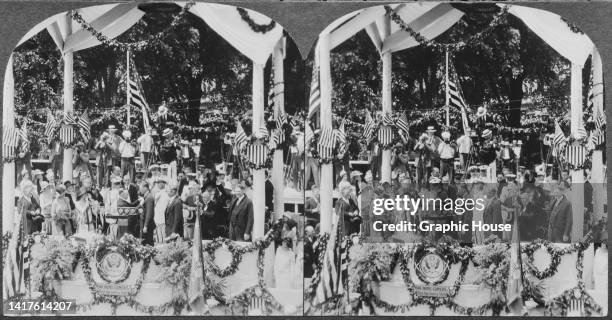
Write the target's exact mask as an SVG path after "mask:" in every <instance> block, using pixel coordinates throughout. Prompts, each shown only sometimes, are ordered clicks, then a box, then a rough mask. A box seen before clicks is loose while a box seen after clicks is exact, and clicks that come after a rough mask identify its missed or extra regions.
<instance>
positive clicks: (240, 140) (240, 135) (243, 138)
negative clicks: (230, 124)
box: [234, 122, 249, 151]
mask: <svg viewBox="0 0 612 320" xmlns="http://www.w3.org/2000/svg"><path fill="white" fill-rule="evenodd" d="M248 139H249V138H248V137H247V135H246V133H245V132H244V129H242V125H241V124H240V122H237V124H236V137H234V150H236V151H240V150H242V147H244V145H245V144H246V143H247V140H248Z"/></svg>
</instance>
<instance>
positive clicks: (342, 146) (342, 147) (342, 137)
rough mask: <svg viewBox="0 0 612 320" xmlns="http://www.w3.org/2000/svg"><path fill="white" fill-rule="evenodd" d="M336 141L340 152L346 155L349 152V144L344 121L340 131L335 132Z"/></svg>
mask: <svg viewBox="0 0 612 320" xmlns="http://www.w3.org/2000/svg"><path fill="white" fill-rule="evenodd" d="M334 139H335V140H336V142H337V143H338V152H339V153H345V152H346V150H347V143H346V132H345V130H344V121H342V124H341V125H340V128H339V129H337V130H334Z"/></svg>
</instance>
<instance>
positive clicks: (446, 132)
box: [442, 131, 451, 139]
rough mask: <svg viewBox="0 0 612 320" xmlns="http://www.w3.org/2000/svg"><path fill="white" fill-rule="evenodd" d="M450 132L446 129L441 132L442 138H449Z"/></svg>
mask: <svg viewBox="0 0 612 320" xmlns="http://www.w3.org/2000/svg"><path fill="white" fill-rule="evenodd" d="M450 137H451V134H450V132H448V131H444V132H442V139H450Z"/></svg>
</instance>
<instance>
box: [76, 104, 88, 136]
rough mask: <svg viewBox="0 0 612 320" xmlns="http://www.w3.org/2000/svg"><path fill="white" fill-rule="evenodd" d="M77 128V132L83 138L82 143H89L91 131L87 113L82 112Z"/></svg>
mask: <svg viewBox="0 0 612 320" xmlns="http://www.w3.org/2000/svg"><path fill="white" fill-rule="evenodd" d="M77 127H78V128H79V132H80V133H81V136H82V137H83V141H89V139H90V138H91V129H90V121H89V114H87V111H85V112H83V114H82V115H81V117H79V120H78V121H77Z"/></svg>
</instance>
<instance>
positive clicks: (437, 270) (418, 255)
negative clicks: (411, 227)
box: [414, 248, 449, 285]
mask: <svg viewBox="0 0 612 320" xmlns="http://www.w3.org/2000/svg"><path fill="white" fill-rule="evenodd" d="M419 251H421V252H418V251H417V252H415V255H414V258H415V259H414V261H415V262H416V264H415V271H416V274H417V276H418V277H419V279H420V280H421V281H423V282H425V283H427V284H430V285H436V284H439V283H442V282H444V280H446V278H447V277H448V273H449V266H448V262H447V261H446V260H444V258H443V257H442V256H441V255H440V254H438V253H437V252H436V250H435V249H434V248H428V249H424V250H419Z"/></svg>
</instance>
